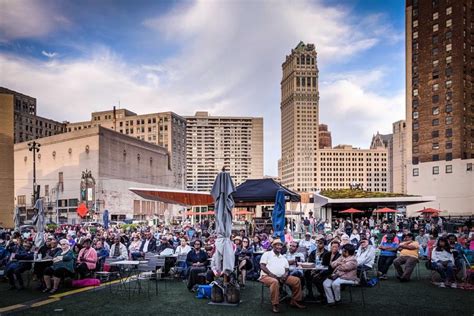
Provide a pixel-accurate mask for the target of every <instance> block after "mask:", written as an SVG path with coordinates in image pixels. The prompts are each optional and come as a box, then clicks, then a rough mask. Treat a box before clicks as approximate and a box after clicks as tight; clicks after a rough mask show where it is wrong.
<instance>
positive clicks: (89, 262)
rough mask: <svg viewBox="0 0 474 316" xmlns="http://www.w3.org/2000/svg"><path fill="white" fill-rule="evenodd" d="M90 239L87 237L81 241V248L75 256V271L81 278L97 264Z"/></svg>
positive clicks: (95, 253)
mask: <svg viewBox="0 0 474 316" xmlns="http://www.w3.org/2000/svg"><path fill="white" fill-rule="evenodd" d="M91 243H92V241H91V240H90V239H88V238H86V239H84V240H83V242H82V246H83V248H82V249H81V251H80V252H79V256H78V257H77V266H76V271H77V272H78V273H79V276H80V278H81V279H83V278H84V277H85V276H86V275H88V274H90V273H91V271H93V270H95V268H96V265H97V252H96V250H95V249H94V248H92V247H91Z"/></svg>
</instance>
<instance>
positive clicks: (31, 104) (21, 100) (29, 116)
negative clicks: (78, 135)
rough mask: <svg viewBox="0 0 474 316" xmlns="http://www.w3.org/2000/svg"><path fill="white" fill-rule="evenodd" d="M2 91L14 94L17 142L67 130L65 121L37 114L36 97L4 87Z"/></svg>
mask: <svg viewBox="0 0 474 316" xmlns="http://www.w3.org/2000/svg"><path fill="white" fill-rule="evenodd" d="M0 93H2V94H8V95H12V96H13V107H14V141H15V144H16V143H21V142H26V141H30V140H34V139H38V138H42V137H47V136H52V135H57V134H61V133H64V132H65V130H66V129H65V128H66V124H65V123H61V122H57V121H54V120H51V119H48V118H44V117H41V116H38V115H37V113H36V99H35V98H33V97H30V96H27V95H24V94H22V93H19V92H16V91H13V90H9V89H7V88H4V87H0Z"/></svg>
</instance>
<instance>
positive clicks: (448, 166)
mask: <svg viewBox="0 0 474 316" xmlns="http://www.w3.org/2000/svg"><path fill="white" fill-rule="evenodd" d="M446 173H453V165H446Z"/></svg>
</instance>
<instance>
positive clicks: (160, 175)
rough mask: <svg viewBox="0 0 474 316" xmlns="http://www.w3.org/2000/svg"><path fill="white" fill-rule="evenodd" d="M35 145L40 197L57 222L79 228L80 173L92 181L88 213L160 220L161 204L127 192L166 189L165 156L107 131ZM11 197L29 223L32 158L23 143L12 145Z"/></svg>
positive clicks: (85, 131) (168, 178) (169, 181)
mask: <svg viewBox="0 0 474 316" xmlns="http://www.w3.org/2000/svg"><path fill="white" fill-rule="evenodd" d="M38 142H39V143H40V144H41V150H40V152H39V153H38V154H37V160H36V170H37V171H36V174H37V183H38V184H39V185H40V186H41V190H40V196H41V197H43V198H44V199H45V201H46V205H47V206H48V211H47V214H48V215H47V216H48V217H49V218H51V219H52V220H53V221H56V215H57V214H58V215H59V221H60V222H61V223H63V222H69V223H78V221H79V218H78V216H77V214H76V209H77V205H78V204H79V202H80V201H81V197H80V187H81V175H82V172H84V171H86V170H89V171H91V174H92V176H93V177H94V179H95V189H94V195H95V199H94V200H93V201H90V202H89V207H90V208H91V209H96V210H97V211H98V212H97V214H96V217H99V218H101V214H102V212H103V210H104V209H108V210H109V211H110V214H111V218H112V219H115V220H122V219H125V218H135V219H144V218H147V219H150V218H153V217H154V216H158V215H159V212H160V210H161V211H163V207H164V206H163V205H160V204H157V202H150V201H143V200H142V199H141V198H139V197H138V196H137V195H135V194H134V193H132V192H130V191H129V188H131V187H163V188H166V187H170V186H172V185H173V184H174V181H173V177H172V174H171V171H170V170H169V169H170V168H169V156H168V151H167V150H166V149H165V148H164V147H161V146H158V145H154V144H150V143H147V142H143V141H141V140H138V139H136V138H134V137H130V136H127V135H123V134H120V133H117V132H115V131H113V130H111V129H107V128H103V127H101V126H98V127H90V128H86V129H81V130H76V131H72V132H70V133H64V134H60V135H55V136H50V137H45V138H42V139H40V140H38ZM14 156H15V168H14V170H15V185H14V188H15V193H14V194H15V197H16V205H17V206H19V207H20V209H21V210H22V217H23V219H26V218H30V217H31V215H32V214H31V213H30V212H29V211H28V210H29V209H31V200H30V199H29V198H28V197H29V196H31V193H32V192H31V190H32V156H31V152H29V151H28V146H27V143H26V142H24V143H20V144H16V145H15V153H14Z"/></svg>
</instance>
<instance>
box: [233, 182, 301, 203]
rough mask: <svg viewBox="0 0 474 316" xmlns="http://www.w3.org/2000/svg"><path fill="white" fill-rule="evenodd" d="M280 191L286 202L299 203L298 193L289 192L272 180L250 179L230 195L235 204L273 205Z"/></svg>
mask: <svg viewBox="0 0 474 316" xmlns="http://www.w3.org/2000/svg"><path fill="white" fill-rule="evenodd" d="M279 190H281V191H283V194H284V195H285V200H286V202H300V201H301V197H300V195H299V194H298V193H296V192H293V191H291V190H290V189H288V188H286V187H284V186H283V185H281V184H279V183H278V182H276V181H275V180H273V179H251V180H247V181H245V182H244V183H242V184H241V185H239V186H238V187H237V188H236V189H235V192H234V193H233V194H232V197H233V198H234V201H235V204H245V203H254V204H258V203H274V202H275V198H276V194H277V192H278V191H279Z"/></svg>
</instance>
